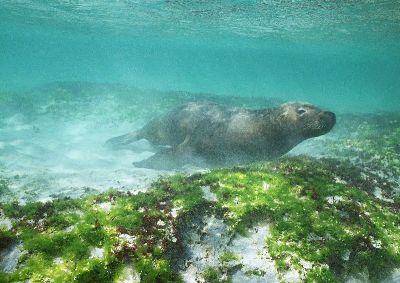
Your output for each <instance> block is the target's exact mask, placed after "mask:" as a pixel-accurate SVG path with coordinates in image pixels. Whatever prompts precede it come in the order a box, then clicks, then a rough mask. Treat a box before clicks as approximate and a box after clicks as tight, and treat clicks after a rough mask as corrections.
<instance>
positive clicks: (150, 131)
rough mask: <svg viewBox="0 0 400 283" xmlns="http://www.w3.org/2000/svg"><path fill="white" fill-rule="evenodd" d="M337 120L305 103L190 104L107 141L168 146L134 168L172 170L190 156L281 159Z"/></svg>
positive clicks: (230, 161)
mask: <svg viewBox="0 0 400 283" xmlns="http://www.w3.org/2000/svg"><path fill="white" fill-rule="evenodd" d="M335 123H336V116H335V114H334V113H332V112H327V111H321V110H320V109H319V108H317V107H315V106H313V105H311V104H309V103H300V102H288V103H285V104H282V105H280V106H278V107H275V108H268V109H260V110H249V109H244V108H238V107H227V106H223V105H219V104H215V103H209V102H191V103H188V104H185V105H182V106H180V107H178V108H176V109H175V110H172V111H170V112H168V113H166V114H164V115H161V116H160V117H158V118H155V119H154V120H152V121H150V122H149V123H148V124H147V125H145V126H144V127H143V128H141V129H139V130H137V131H135V132H132V133H129V134H126V135H123V136H118V137H115V138H112V139H110V140H108V141H107V142H106V145H107V146H108V147H110V148H113V149H120V148H124V147H125V148H126V147H127V146H129V145H130V144H131V143H133V142H135V141H137V140H140V139H146V140H148V141H149V142H150V143H152V144H153V145H155V146H169V148H166V147H163V149H161V150H160V151H159V152H158V153H156V154H155V155H153V156H152V157H150V158H148V159H146V160H143V161H141V162H138V163H134V164H135V165H136V166H137V167H145V168H154V169H166V168H167V167H169V166H172V167H175V168H176V167H179V166H182V165H183V164H185V163H193V160H197V161H199V160H201V161H202V162H205V164H207V165H211V166H221V165H223V166H226V165H236V164H240V163H247V162H255V161H262V160H271V159H274V158H277V157H280V156H282V155H283V154H285V153H287V152H288V151H289V150H291V149H292V148H293V147H295V146H296V145H297V144H299V143H300V142H302V141H304V140H306V139H308V138H312V137H317V136H320V135H323V134H326V133H328V132H329V131H330V130H331V129H332V127H333V126H334V125H335Z"/></svg>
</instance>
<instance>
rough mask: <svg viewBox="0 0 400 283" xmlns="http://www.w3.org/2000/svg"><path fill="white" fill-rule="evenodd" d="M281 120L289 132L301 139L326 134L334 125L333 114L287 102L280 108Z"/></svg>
mask: <svg viewBox="0 0 400 283" xmlns="http://www.w3.org/2000/svg"><path fill="white" fill-rule="evenodd" d="M280 110H281V111H282V112H281V115H280V117H281V119H282V120H283V123H284V124H286V125H287V126H289V131H290V132H292V133H294V134H295V135H296V136H301V137H302V138H303V139H308V138H312V137H317V136H320V135H323V134H326V133H328V132H329V131H330V130H331V129H332V128H333V126H334V125H335V123H336V115H335V114H334V113H333V112H328V111H322V110H321V109H319V108H317V107H315V106H314V105H312V104H309V103H301V102H288V103H285V104H282V105H281V106H280Z"/></svg>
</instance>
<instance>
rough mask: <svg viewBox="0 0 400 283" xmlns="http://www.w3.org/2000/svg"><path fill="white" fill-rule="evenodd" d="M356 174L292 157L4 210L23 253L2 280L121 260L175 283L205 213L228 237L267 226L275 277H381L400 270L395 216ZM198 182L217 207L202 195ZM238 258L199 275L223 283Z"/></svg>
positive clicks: (90, 278)
mask: <svg viewBox="0 0 400 283" xmlns="http://www.w3.org/2000/svg"><path fill="white" fill-rule="evenodd" d="M357 170H358V169H357V168H356V167H354V166H353V167H351V165H349V164H348V163H346V162H343V163H340V162H337V161H333V160H315V159H310V158H306V157H297V158H290V159H282V160H279V161H275V162H270V163H260V164H253V165H249V166H245V167H238V168H233V169H217V170H212V171H210V172H208V173H205V174H196V175H192V176H185V175H176V176H172V177H169V178H165V179H161V180H159V181H157V182H155V183H154V184H153V185H152V188H151V189H150V190H149V191H148V192H146V193H138V194H136V195H130V194H128V193H122V192H118V191H109V192H108V193H104V194H100V195H97V196H88V197H85V198H82V199H79V200H72V199H62V200H56V201H53V202H48V203H28V204H26V205H25V206H21V205H19V204H18V203H9V204H2V205H1V209H2V211H3V213H4V215H5V216H6V217H9V218H10V219H12V221H13V229H12V230H11V231H9V232H7V234H4V233H3V232H1V233H2V234H0V236H2V237H3V235H6V236H5V237H9V238H10V239H11V240H12V242H15V241H19V242H21V243H22V245H23V248H24V250H25V251H26V253H25V254H24V255H23V256H22V257H21V258H20V265H19V266H18V268H17V270H16V271H15V272H13V273H10V274H5V273H2V274H1V275H0V280H1V281H2V282H3V281H4V282H14V281H24V280H27V279H31V280H32V282H43V281H48V282H113V281H114V280H115V279H116V278H117V277H118V275H119V273H120V272H121V269H122V267H123V266H126V265H127V264H128V265H129V266H132V267H133V268H134V270H135V271H136V272H137V273H138V274H139V275H140V279H141V280H142V281H143V282H180V281H182V278H181V277H180V275H179V272H178V271H179V268H178V267H177V266H176V265H175V264H174V262H175V261H176V258H179V257H181V256H182V254H181V253H182V248H183V247H182V244H183V243H182V234H184V233H185V232H186V231H184V230H183V229H190V228H188V225H181V224H182V223H183V222H187V221H190V219H191V218H193V217H194V215H196V214H199V213H208V214H216V215H217V216H218V217H220V218H222V219H223V220H224V222H225V223H226V224H227V226H228V228H229V229H230V231H231V232H232V234H233V235H234V234H236V233H238V234H242V235H246V233H247V232H246V231H248V228H250V227H253V226H254V225H255V224H257V223H260V222H263V221H267V222H269V223H271V229H270V231H271V233H270V234H269V236H268V237H267V239H266V245H267V248H268V252H269V254H270V255H271V257H272V259H273V260H274V262H275V265H276V267H277V269H278V271H279V273H280V274H281V275H282V278H283V275H284V274H285V272H286V271H288V270H290V269H294V270H297V271H298V272H299V273H300V274H301V278H302V279H303V280H304V281H305V282H336V281H341V280H342V279H343V278H345V277H346V276H348V275H351V274H353V273H357V272H362V271H364V270H367V272H368V274H369V277H370V280H372V281H379V280H381V279H382V278H383V277H384V276H385V274H386V273H387V272H389V271H390V270H391V269H392V268H395V267H399V266H400V244H399V243H400V232H399V229H398V227H400V217H399V216H398V215H399V213H398V212H399V211H398V206H396V205H387V203H385V202H383V201H382V200H379V199H377V198H375V197H374V195H373V194H372V193H371V192H370V191H369V190H365V189H364V188H363V185H364V180H363V179H362V178H359V177H358V176H359V175H360V174H361V173H359V172H358V171H357ZM349 172H352V173H351V174H350V173H349ZM204 186H208V187H209V188H210V190H211V192H212V193H214V194H215V195H216V199H217V201H215V202H214V201H213V202H210V201H208V200H206V199H204V198H203V193H202V188H203V187H204ZM94 249H101V250H102V253H101V255H97V256H95V255H93V250H94ZM239 259H240V255H236V254H233V253H231V252H228V251H227V252H226V253H224V254H222V256H221V257H220V258H219V265H218V266H210V267H209V268H208V269H207V270H205V271H204V272H203V277H204V278H205V279H206V280H207V282H229V280H230V277H231V274H233V273H234V272H235V270H237V268H241V265H234V268H230V263H231V262H236V261H239ZM259 276H263V274H260V275H259ZM282 280H283V279H282Z"/></svg>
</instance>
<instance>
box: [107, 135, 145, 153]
mask: <svg viewBox="0 0 400 283" xmlns="http://www.w3.org/2000/svg"><path fill="white" fill-rule="evenodd" d="M141 138H142V137H141V135H140V132H139V131H136V132H132V133H129V134H126V135H122V136H118V137H115V138H111V139H109V140H107V141H106V142H105V144H104V146H105V147H108V148H111V149H124V148H128V147H129V145H130V144H131V143H133V142H135V141H138V140H140V139H141Z"/></svg>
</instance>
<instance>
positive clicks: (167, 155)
mask: <svg viewBox="0 0 400 283" xmlns="http://www.w3.org/2000/svg"><path fill="white" fill-rule="evenodd" d="M190 162H191V155H190V154H182V153H178V152H177V151H176V150H175V149H164V150H162V151H160V152H158V153H156V154H154V155H153V156H150V157H149V158H147V159H145V160H143V161H139V162H134V163H133V165H135V166H136V167H138V168H148V169H156V170H171V169H177V168H181V167H183V166H184V165H186V164H188V163H190Z"/></svg>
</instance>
